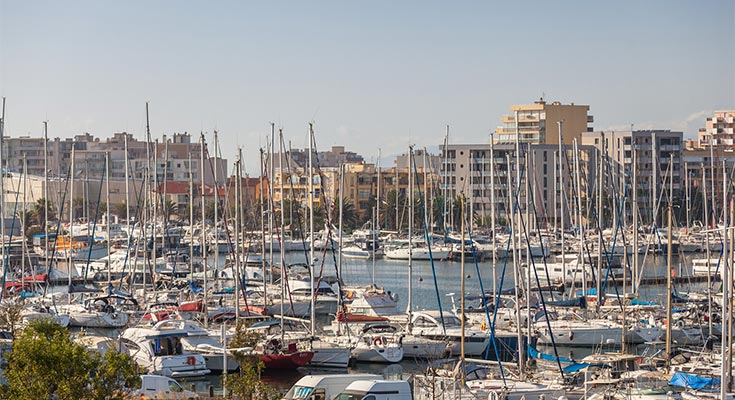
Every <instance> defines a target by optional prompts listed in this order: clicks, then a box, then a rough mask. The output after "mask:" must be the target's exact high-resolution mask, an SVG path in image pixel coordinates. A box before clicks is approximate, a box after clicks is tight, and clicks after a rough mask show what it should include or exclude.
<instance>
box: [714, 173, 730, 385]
mask: <svg viewBox="0 0 735 400" xmlns="http://www.w3.org/2000/svg"><path fill="white" fill-rule="evenodd" d="M724 163H725V162H724V160H723V166H724ZM722 176H723V179H722V200H723V203H722V209H723V210H727V180H726V179H724V177H725V173H724V168H723V174H722ZM712 178H713V180H714V168H713V169H712ZM713 196H714V195H713ZM712 207H713V208H714V202H713V206H712ZM724 220H725V221H724V229H723V235H722V238H723V241H724V243H723V245H722V272H721V274H722V282H723V284H722V316H723V318H722V340H721V342H722V349H721V354H722V363H721V366H722V367H721V369H720V375H721V376H720V382H721V384H720V395H721V396H722V397H721V398H722V399H725V398H727V397H726V394H727V391H728V389H729V386H730V385H729V384H728V383H729V382H730V376H729V375H728V366H727V365H726V363H727V360H729V358H730V349H729V348H728V347H729V344H728V340H727V337H726V336H727V335H731V329H732V328H731V326H730V318H728V317H726V316H728V315H730V313H731V312H732V311H731V308H730V293H729V289H730V285H728V284H727V281H728V280H730V279H731V278H730V265H729V261H730V256H729V255H728V250H729V249H728V247H727V227H728V221H727V215H725V218H724Z"/></svg>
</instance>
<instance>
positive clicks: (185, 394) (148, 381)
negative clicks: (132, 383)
mask: <svg viewBox="0 0 735 400" xmlns="http://www.w3.org/2000/svg"><path fill="white" fill-rule="evenodd" d="M140 380H141V385H140V390H138V391H137V392H135V393H136V394H135V397H136V398H137V397H138V396H140V398H143V399H165V400H169V399H170V400H190V399H198V398H199V395H198V394H196V393H194V392H190V391H188V390H185V389H184V388H182V387H181V385H179V382H176V380H175V379H173V378H169V377H167V376H159V375H141V376H140Z"/></svg>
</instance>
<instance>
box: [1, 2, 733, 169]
mask: <svg viewBox="0 0 735 400" xmlns="http://www.w3.org/2000/svg"><path fill="white" fill-rule="evenodd" d="M542 94H544V95H545V98H546V99H547V100H548V101H555V100H558V101H562V102H564V103H568V102H575V103H577V104H589V105H590V107H591V114H593V115H594V116H595V123H594V127H595V128H596V129H598V130H599V129H615V128H617V129H623V128H627V127H629V126H630V124H631V123H634V124H635V125H636V127H639V128H661V129H677V130H684V132H685V134H687V135H692V134H694V133H696V129H697V128H698V127H700V126H703V124H704V118H705V116H707V115H709V114H711V112H712V110H714V109H723V108H735V1H733V0H724V1H610V2H601V1H578V2H571V1H540V2H535V1H523V2H518V1H509V2H506V3H500V2H479V1H478V2H471V1H466V2H465V1H461V2H455V1H452V2H433V1H415V2H413V1H369V2H367V1H366V2H356V1H293V2H271V1H259V2H244V1H234V2H227V1H216V2H205V1H200V2H191V1H124V2H109V1H89V2H86V1H73V2H67V1H48V2H47V1H21V0H18V1H5V0H0V95H2V96H5V97H7V111H6V112H7V118H6V119H7V123H6V128H7V131H6V132H7V134H9V135H21V134H24V135H25V134H30V135H32V136H40V135H41V134H42V131H41V129H42V128H41V127H42V125H41V121H42V120H44V119H48V120H49V129H50V135H51V136H52V137H55V136H60V137H65V136H71V135H74V134H78V133H81V132H85V131H86V132H90V133H92V134H94V135H95V136H99V137H102V138H106V137H109V136H111V135H112V133H113V132H117V131H128V132H130V133H133V134H135V135H136V136H138V137H140V138H142V137H143V136H142V135H143V133H144V128H145V112H144V110H145V101H150V109H151V129H152V132H153V134H154V135H155V136H157V137H160V136H161V135H162V134H164V133H168V134H170V133H172V132H183V131H188V132H190V133H195V134H198V133H199V132H200V131H205V132H209V133H211V132H212V131H213V130H214V129H217V130H218V131H219V132H220V137H221V139H222V144H221V145H222V148H223V153H224V156H225V157H227V158H229V159H230V160H233V159H234V154H235V151H236V148H237V147H238V146H240V147H242V148H243V152H244V155H245V157H246V159H247V160H246V165H247V168H248V172H249V173H251V174H257V171H256V168H257V164H258V163H257V157H258V148H259V147H260V146H262V145H263V143H264V137H265V135H266V134H267V133H268V132H269V129H270V128H269V122H270V121H273V122H276V123H277V124H278V126H282V127H283V129H284V134H285V136H286V138H287V139H290V140H291V141H292V143H293V146H294V147H304V146H305V145H306V140H307V136H306V131H307V123H308V122H309V121H311V120H314V121H315V128H316V134H317V145H318V147H319V148H320V149H326V148H327V147H329V146H332V145H345V146H347V148H348V149H350V150H353V151H356V152H358V153H361V154H363V155H364V156H365V158H366V159H367V160H368V161H370V160H374V159H375V157H376V156H377V154H378V148H379V147H380V148H382V151H383V155H387V154H396V153H399V152H403V151H405V150H406V148H407V147H408V145H409V143H414V144H416V145H417V146H419V147H422V146H436V145H438V144H439V143H440V142H441V140H442V137H443V134H444V130H445V125H447V124H449V125H450V126H451V140H452V142H455V143H461V142H465V143H466V142H485V141H487V133H488V132H489V131H490V130H492V129H494V128H495V127H496V126H497V125H499V123H500V122H499V119H500V117H501V115H503V114H505V113H508V106H509V105H511V104H523V103H530V102H532V101H534V100H536V99H537V98H538V97H540V96H541V95H542Z"/></svg>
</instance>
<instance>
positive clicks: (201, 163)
mask: <svg viewBox="0 0 735 400" xmlns="http://www.w3.org/2000/svg"><path fill="white" fill-rule="evenodd" d="M199 140H200V143H199V153H200V157H201V159H200V160H199V178H200V181H201V189H202V192H201V197H202V232H201V236H202V238H201V240H202V244H201V246H200V247H201V249H202V250H201V253H202V270H203V271H204V288H203V289H204V290H202V293H203V295H204V299H203V300H202V305H203V309H204V312H205V318H204V326H205V327H207V328H208V327H209V318H208V317H207V315H206V311H207V273H208V272H207V252H208V251H209V248H208V247H207V225H206V220H207V213H206V208H207V207H206V203H205V197H204V146H205V144H204V133H201V137H200V139H199Z"/></svg>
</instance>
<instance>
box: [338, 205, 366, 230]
mask: <svg viewBox="0 0 735 400" xmlns="http://www.w3.org/2000/svg"><path fill="white" fill-rule="evenodd" d="M342 202H343V203H342V224H343V225H344V227H345V228H346V229H354V228H356V227H357V224H358V223H359V217H360V216H359V215H357V211H355V205H354V204H352V202H351V201H350V200H349V199H347V198H343V199H342ZM337 207H339V204H337ZM336 211H337V212H336V213H335V216H334V224H335V225H337V223H339V208H338V209H337V210H336Z"/></svg>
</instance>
